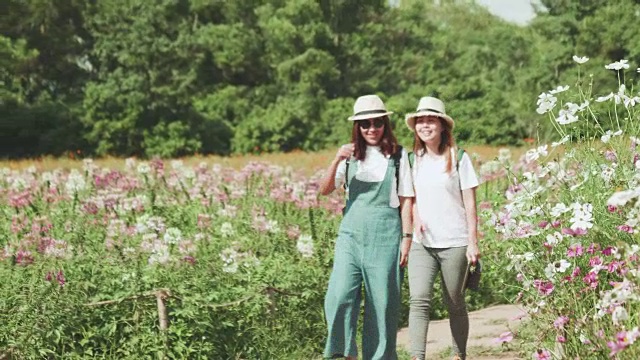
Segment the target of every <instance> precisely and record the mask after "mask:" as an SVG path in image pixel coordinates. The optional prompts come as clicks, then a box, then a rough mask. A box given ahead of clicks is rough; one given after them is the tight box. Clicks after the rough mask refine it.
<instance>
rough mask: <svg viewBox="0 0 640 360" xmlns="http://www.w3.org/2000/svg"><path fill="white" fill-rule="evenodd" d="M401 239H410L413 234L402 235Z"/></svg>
mask: <svg viewBox="0 0 640 360" xmlns="http://www.w3.org/2000/svg"><path fill="white" fill-rule="evenodd" d="M402 237H403V238H410V237H413V234H412V233H402Z"/></svg>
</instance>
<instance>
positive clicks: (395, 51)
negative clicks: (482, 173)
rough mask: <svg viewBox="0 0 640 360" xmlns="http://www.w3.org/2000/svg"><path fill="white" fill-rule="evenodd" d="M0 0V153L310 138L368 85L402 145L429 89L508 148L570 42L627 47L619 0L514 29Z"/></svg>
mask: <svg viewBox="0 0 640 360" xmlns="http://www.w3.org/2000/svg"><path fill="white" fill-rule="evenodd" d="M5 3H6V4H5V7H4V8H3V9H6V11H3V13H2V14H1V15H0V20H1V21H0V55H2V61H1V62H0V81H1V82H2V85H3V86H2V89H1V90H0V107H1V108H2V109H1V110H2V111H1V112H0V130H2V131H1V133H2V134H3V135H2V136H3V139H2V141H0V143H2V145H3V147H2V149H0V155H1V156H4V157H24V156H38V155H45V154H53V155H61V154H63V153H65V152H67V151H73V152H74V153H77V152H78V151H79V152H80V153H81V154H86V155H89V156H104V155H116V156H131V155H135V156H141V157H153V156H162V157H171V156H181V155H187V154H194V153H204V154H212V153H213V154H230V153H247V152H262V151H291V150H295V149H302V150H317V149H324V148H327V147H333V146H336V145H338V144H339V143H341V142H343V141H345V140H344V139H345V136H344V135H343V133H344V132H348V130H349V129H348V125H347V123H346V121H341V120H344V119H345V118H346V117H347V116H349V114H350V112H351V109H350V107H351V104H352V102H353V100H354V99H355V98H356V97H357V96H359V95H362V94H365V93H376V94H379V95H381V96H382V97H383V99H384V100H385V101H387V102H388V103H389V107H390V109H391V110H393V111H395V113H396V114H395V115H394V116H393V117H392V122H393V123H394V124H396V129H397V132H398V137H399V138H400V139H402V140H403V141H409V142H410V141H411V139H410V134H409V132H408V131H407V130H406V128H405V127H404V126H403V125H402V121H403V119H402V118H403V114H404V113H406V112H407V111H411V110H413V108H414V107H415V104H416V102H417V100H418V98H419V97H421V96H425V95H429V94H432V95H438V96H441V97H442V98H443V99H444V100H445V102H446V103H447V105H448V111H449V112H450V113H451V114H452V116H453V117H454V118H455V119H456V120H457V121H458V122H457V124H458V126H457V129H456V132H457V134H456V135H457V138H458V139H459V140H460V141H461V142H463V143H475V144H494V145H500V144H504V145H520V144H522V142H523V139H525V138H539V139H540V140H545V139H549V138H550V136H551V134H552V130H553V128H552V127H550V126H549V125H548V124H547V123H544V122H543V123H540V122H539V119H537V118H536V117H534V116H532V114H533V111H532V110H533V109H534V104H533V103H532V102H531V100H530V99H531V98H532V97H533V96H535V95H536V94H537V93H538V92H539V89H545V88H550V87H551V86H552V85H555V84H557V83H562V82H565V81H567V80H568V79H571V77H572V76H574V73H573V69H572V67H571V61H570V58H571V56H572V55H574V54H580V55H585V56H589V57H591V58H592V59H594V60H595V59H598V61H599V62H610V61H618V60H620V59H621V58H626V59H629V60H631V61H636V60H639V59H640V58H639V56H640V48H639V47H638V42H637V41H635V40H636V39H637V37H638V32H637V27H636V26H634V24H635V22H636V15H634V14H636V13H637V12H638V7H639V6H640V4H638V2H637V1H632V0H621V1H616V2H606V1H599V0H598V1H596V0H593V1H581V2H578V3H574V2H567V1H551V0H549V1H543V2H542V5H544V6H543V7H541V8H540V10H539V11H538V15H537V16H536V18H535V19H534V20H533V21H532V22H531V24H530V25H528V26H516V25H514V24H510V23H507V22H505V21H502V20H500V19H498V18H496V17H495V16H492V15H490V14H489V13H488V11H487V10H486V9H485V8H483V7H481V6H479V5H476V4H473V3H471V4H470V3H469V2H468V1H446V2H424V1H406V2H404V1H403V2H402V6H400V7H389V6H388V5H387V4H388V3H389V2H388V1H382V0H359V1H340V0H330V1H329V0H326V1H324V0H323V1H313V0H295V1H282V0H260V1H256V0H238V1H233V2H231V1H218V0H157V1H142V0H104V1H99V2H95V1H88V0H56V1H52V2H42V1H40V0H26V1H22V0H21V1H18V0H8V1H5ZM425 14H428V16H425ZM584 70H585V75H586V74H588V73H595V72H594V70H595V68H591V67H589V66H586V67H585V69H584ZM595 76H598V78H597V79H595V80H598V81H597V82H596V83H597V84H598V86H602V87H603V88H605V87H607V86H610V85H611V84H614V83H615V82H616V81H617V79H615V78H614V77H612V76H601V75H599V73H598V75H595ZM596 90H598V89H596ZM396 106H397V107H396ZM337 128H343V129H345V130H344V131H343V130H338V129H337ZM347 138H348V137H347ZM52 139H55V140H52ZM404 145H405V146H408V145H410V144H408V143H404Z"/></svg>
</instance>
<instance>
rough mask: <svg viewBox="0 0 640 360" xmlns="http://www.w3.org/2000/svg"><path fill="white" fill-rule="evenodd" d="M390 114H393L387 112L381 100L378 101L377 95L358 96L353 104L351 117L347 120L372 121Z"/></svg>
mask: <svg viewBox="0 0 640 360" xmlns="http://www.w3.org/2000/svg"><path fill="white" fill-rule="evenodd" d="M391 114H393V112H392V111H387V108H386V107H385V106H384V103H383V102H382V99H380V97H379V96H378V95H364V96H360V97H359V98H358V99H357V100H356V103H355V104H353V116H349V120H351V121H356V120H365V119H374V118H378V117H382V116H388V115H391Z"/></svg>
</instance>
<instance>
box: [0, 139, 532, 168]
mask: <svg viewBox="0 0 640 360" xmlns="http://www.w3.org/2000/svg"><path fill="white" fill-rule="evenodd" d="M465 149H466V150H467V152H469V153H470V154H472V155H473V154H475V155H476V156H477V158H478V159H479V160H480V161H488V160H492V159H494V158H495V157H496V156H497V154H498V150H499V149H500V147H495V146H486V145H475V146H465ZM509 149H510V150H511V152H512V154H513V158H517V157H519V156H520V155H522V154H523V153H524V152H525V151H526V150H527V148H524V147H520V148H509ZM335 151H336V150H335V149H329V150H322V151H318V152H314V153H308V152H302V151H294V152H289V153H271V154H259V155H234V156H227V157H222V156H191V157H186V158H183V159H181V160H182V161H183V162H184V163H185V164H187V165H193V164H198V163H200V162H203V161H204V162H206V163H211V164H221V165H223V166H227V167H232V168H235V169H239V168H242V167H243V166H245V165H246V164H248V163H250V162H253V161H261V162H268V163H271V164H274V165H280V166H290V167H292V168H293V169H294V170H300V171H303V172H304V173H305V174H307V175H308V174H310V173H313V172H315V171H318V170H320V169H324V168H325V167H326V166H327V165H328V164H329V162H330V161H331V159H332V158H333V156H334V154H335ZM94 161H95V162H96V164H98V165H99V166H102V167H108V168H115V169H118V168H121V167H122V166H124V161H123V160H122V159H120V158H102V159H94ZM31 166H34V167H35V168H36V169H37V170H39V171H48V170H53V169H59V168H62V169H71V168H80V167H82V160H81V159H78V158H76V157H75V156H69V157H67V158H54V157H42V158H36V159H23V160H0V168H9V169H13V170H20V169H25V168H29V167H31Z"/></svg>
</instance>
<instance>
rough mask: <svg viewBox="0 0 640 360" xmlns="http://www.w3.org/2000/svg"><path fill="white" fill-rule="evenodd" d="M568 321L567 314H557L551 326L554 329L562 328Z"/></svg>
mask: <svg viewBox="0 0 640 360" xmlns="http://www.w3.org/2000/svg"><path fill="white" fill-rule="evenodd" d="M568 322H569V318H568V317H567V316H564V315H562V316H558V318H557V319H556V320H555V321H554V322H553V327H555V328H556V329H563V328H564V326H565V325H566V324H567V323H568Z"/></svg>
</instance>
